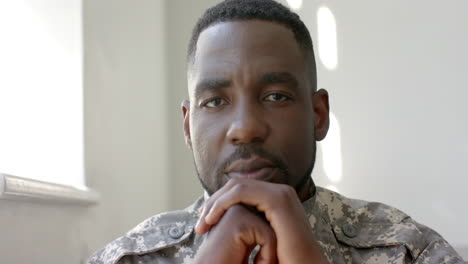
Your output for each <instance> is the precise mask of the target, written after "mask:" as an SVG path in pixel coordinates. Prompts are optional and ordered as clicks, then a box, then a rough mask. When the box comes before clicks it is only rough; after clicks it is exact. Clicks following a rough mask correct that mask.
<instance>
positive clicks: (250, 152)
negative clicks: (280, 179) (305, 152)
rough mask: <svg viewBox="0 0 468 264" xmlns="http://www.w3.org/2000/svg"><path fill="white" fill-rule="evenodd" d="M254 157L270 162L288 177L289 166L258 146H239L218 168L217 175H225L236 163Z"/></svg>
mask: <svg viewBox="0 0 468 264" xmlns="http://www.w3.org/2000/svg"><path fill="white" fill-rule="evenodd" d="M253 156H257V157H260V158H262V159H265V160H268V161H270V162H271V163H272V164H273V166H274V167H276V168H279V169H280V170H282V171H283V173H284V174H285V175H288V166H287V165H286V163H285V162H284V161H283V160H281V159H280V158H279V157H277V156H276V155H274V154H271V153H269V152H268V151H266V150H264V149H263V148H261V147H260V146H256V145H239V147H237V148H236V149H235V151H234V152H233V153H232V154H231V155H230V156H229V157H228V158H227V159H226V160H225V161H224V162H223V163H222V164H221V166H220V167H219V168H218V173H217V175H223V174H224V172H225V171H226V169H227V168H228V167H229V166H230V165H231V164H232V163H234V162H235V161H237V160H241V159H249V158H251V157H253Z"/></svg>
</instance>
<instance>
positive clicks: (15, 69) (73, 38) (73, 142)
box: [0, 0, 84, 186]
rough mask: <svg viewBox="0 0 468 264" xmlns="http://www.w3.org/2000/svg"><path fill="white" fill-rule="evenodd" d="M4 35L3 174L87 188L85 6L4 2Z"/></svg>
mask: <svg viewBox="0 0 468 264" xmlns="http://www.w3.org/2000/svg"><path fill="white" fill-rule="evenodd" d="M0 32H2V34H1V35H0V58H1V60H0V173H6V174H11V175H15V176H20V177H25V178H30V179H37V180H41V181H47V182H54V183H60V184H66V185H73V186H83V185H84V164H83V163H84V162H83V141H84V140H83V88H82V87H83V73H82V72H83V71H82V64H83V63H82V60H83V49H82V15H81V1H80V0H68V1H61V0H43V1H36V0H15V1H1V2H0Z"/></svg>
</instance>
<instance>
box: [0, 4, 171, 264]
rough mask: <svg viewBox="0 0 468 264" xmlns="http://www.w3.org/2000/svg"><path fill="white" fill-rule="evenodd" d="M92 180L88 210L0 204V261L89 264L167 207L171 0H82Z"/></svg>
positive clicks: (88, 160) (87, 142)
mask: <svg viewBox="0 0 468 264" xmlns="http://www.w3.org/2000/svg"><path fill="white" fill-rule="evenodd" d="M83 12H84V21H85V25H84V30H85V31H84V32H85V35H84V37H85V41H84V47H85V65H84V69H85V71H84V74H85V80H84V85H85V91H84V98H85V106H84V108H85V115H84V117H85V156H86V159H85V166H86V175H87V179H86V183H87V185H88V186H90V187H92V188H93V189H95V190H97V191H98V192H100V194H101V196H102V199H101V201H100V203H99V204H98V205H96V206H92V207H80V206H70V205H65V204H62V205H58V204H46V203H39V202H37V203H32V202H25V201H7V200H0V226H1V227H2V231H1V234H0V262H1V263H8V264H9V263H15V264H22V263H51V264H63V263H84V261H85V260H86V259H87V258H88V256H89V255H90V254H91V253H92V252H93V251H95V250H97V249H98V248H100V247H102V246H103V245H104V244H105V243H107V242H109V241H110V240H112V239H114V238H116V237H117V236H120V235H121V234H122V233H124V232H126V231H127V230H129V229H130V228H131V227H133V226H135V225H136V224H137V223H139V222H141V221H142V220H144V219H145V218H147V217H149V216H151V215H154V214H156V213H159V212H161V211H165V210H167V209H168V205H169V202H168V200H169V199H168V192H169V190H168V186H169V183H168V167H169V166H168V162H167V155H166V153H167V147H168V144H167V140H166V137H167V133H166V123H167V118H166V106H167V105H166V98H167V94H166V70H165V46H164V45H165V42H164V35H165V30H166V29H165V2H164V1H152V0H142V1H138V3H134V2H129V1H123V0H98V1H96V0H85V1H84V6H83Z"/></svg>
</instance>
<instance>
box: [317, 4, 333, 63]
mask: <svg viewBox="0 0 468 264" xmlns="http://www.w3.org/2000/svg"><path fill="white" fill-rule="evenodd" d="M317 34H318V50H319V58H320V61H321V62H322V64H323V65H324V66H325V67H326V68H327V69H329V70H334V69H336V67H337V66H338V46H337V36H336V20H335V16H334V15H333V13H332V11H331V10H330V9H329V8H328V7H326V6H322V7H320V8H319V9H318V10H317Z"/></svg>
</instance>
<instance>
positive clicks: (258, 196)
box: [204, 180, 279, 225]
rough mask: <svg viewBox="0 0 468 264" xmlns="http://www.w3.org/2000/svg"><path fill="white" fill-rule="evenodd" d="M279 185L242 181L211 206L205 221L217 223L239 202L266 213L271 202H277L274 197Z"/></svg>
mask: <svg viewBox="0 0 468 264" xmlns="http://www.w3.org/2000/svg"><path fill="white" fill-rule="evenodd" d="M278 187H279V186H278V184H274V183H267V182H260V181H255V180H250V181H240V182H239V183H238V184H236V185H235V186H234V187H232V188H230V190H229V191H227V192H226V193H224V194H223V195H222V196H221V197H219V198H218V199H217V200H216V201H215V202H214V203H213V204H212V205H211V206H210V207H211V208H210V210H209V212H207V214H206V215H205V216H204V222H205V223H206V224H208V225H214V224H216V223H217V222H218V221H219V219H220V218H221V217H222V216H223V214H224V213H225V212H226V210H227V209H228V208H229V207H231V206H232V205H235V204H239V203H242V204H245V205H249V206H252V207H255V208H256V209H257V210H258V211H260V212H263V213H266V212H267V211H268V209H269V208H271V207H272V205H271V203H274V202H276V201H275V199H273V198H274V196H275V194H276V193H277V191H275V189H277V188H278ZM267 219H268V216H267Z"/></svg>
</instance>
